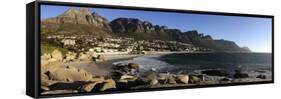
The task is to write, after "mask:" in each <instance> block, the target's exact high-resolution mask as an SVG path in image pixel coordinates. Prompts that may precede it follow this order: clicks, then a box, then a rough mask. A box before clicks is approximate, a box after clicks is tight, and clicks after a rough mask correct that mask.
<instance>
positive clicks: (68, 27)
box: [42, 8, 111, 35]
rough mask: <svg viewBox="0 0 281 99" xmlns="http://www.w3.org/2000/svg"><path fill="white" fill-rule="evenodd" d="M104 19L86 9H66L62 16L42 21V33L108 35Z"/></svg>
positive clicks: (107, 26) (108, 27)
mask: <svg viewBox="0 0 281 99" xmlns="http://www.w3.org/2000/svg"><path fill="white" fill-rule="evenodd" d="M108 23H109V22H108V21H107V19H106V18H104V17H102V16H100V15H98V14H96V13H91V12H90V10H89V9H88V8H80V9H73V8H71V9H68V10H67V11H65V12H64V13H63V14H61V15H59V16H57V17H53V18H48V19H46V20H43V21H42V28H43V29H42V30H45V31H42V32H43V33H48V32H49V33H64V34H76V33H80V34H94V35H108V34H109V33H110V32H111V28H110V26H109V24H108Z"/></svg>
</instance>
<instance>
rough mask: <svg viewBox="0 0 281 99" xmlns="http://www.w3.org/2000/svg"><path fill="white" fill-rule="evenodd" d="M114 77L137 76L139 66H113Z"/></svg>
mask: <svg viewBox="0 0 281 99" xmlns="http://www.w3.org/2000/svg"><path fill="white" fill-rule="evenodd" d="M112 69H113V73H112V74H113V76H115V77H118V76H121V75H124V74H128V75H137V73H138V72H139V66H138V64H135V63H129V64H117V65H115V66H113V68H112Z"/></svg>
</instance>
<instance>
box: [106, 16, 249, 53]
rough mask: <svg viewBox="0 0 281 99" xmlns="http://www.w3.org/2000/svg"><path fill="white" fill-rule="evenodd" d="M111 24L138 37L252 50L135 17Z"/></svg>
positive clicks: (117, 20)
mask: <svg viewBox="0 0 281 99" xmlns="http://www.w3.org/2000/svg"><path fill="white" fill-rule="evenodd" d="M110 26H111V28H112V30H113V32H114V33H117V34H119V35H122V36H129V37H134V38H137V39H145V40H154V39H160V40H173V41H180V42H185V43H191V44H193V45H195V46H198V47H204V48H210V49H214V50H217V51H239V52H240V51H242V52H249V51H250V50H249V49H245V48H240V47H239V46H238V45H237V44H235V42H232V41H227V40H214V39H213V38H212V37H211V36H210V35H204V34H203V33H198V32H197V31H196V30H193V31H187V32H182V31H180V30H179V29H169V28H168V27H166V26H159V25H153V24H152V23H150V22H148V21H141V20H139V19H135V18H118V19H115V20H113V21H111V22H110Z"/></svg>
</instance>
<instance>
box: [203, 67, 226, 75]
mask: <svg viewBox="0 0 281 99" xmlns="http://www.w3.org/2000/svg"><path fill="white" fill-rule="evenodd" d="M201 73H202V74H206V75H210V76H228V75H229V74H228V73H227V72H226V71H224V70H220V69H213V70H205V71H201Z"/></svg>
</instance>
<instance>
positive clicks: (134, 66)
mask: <svg viewBox="0 0 281 99" xmlns="http://www.w3.org/2000/svg"><path fill="white" fill-rule="evenodd" d="M128 66H129V68H130V69H139V64H136V63H129V64H128Z"/></svg>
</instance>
